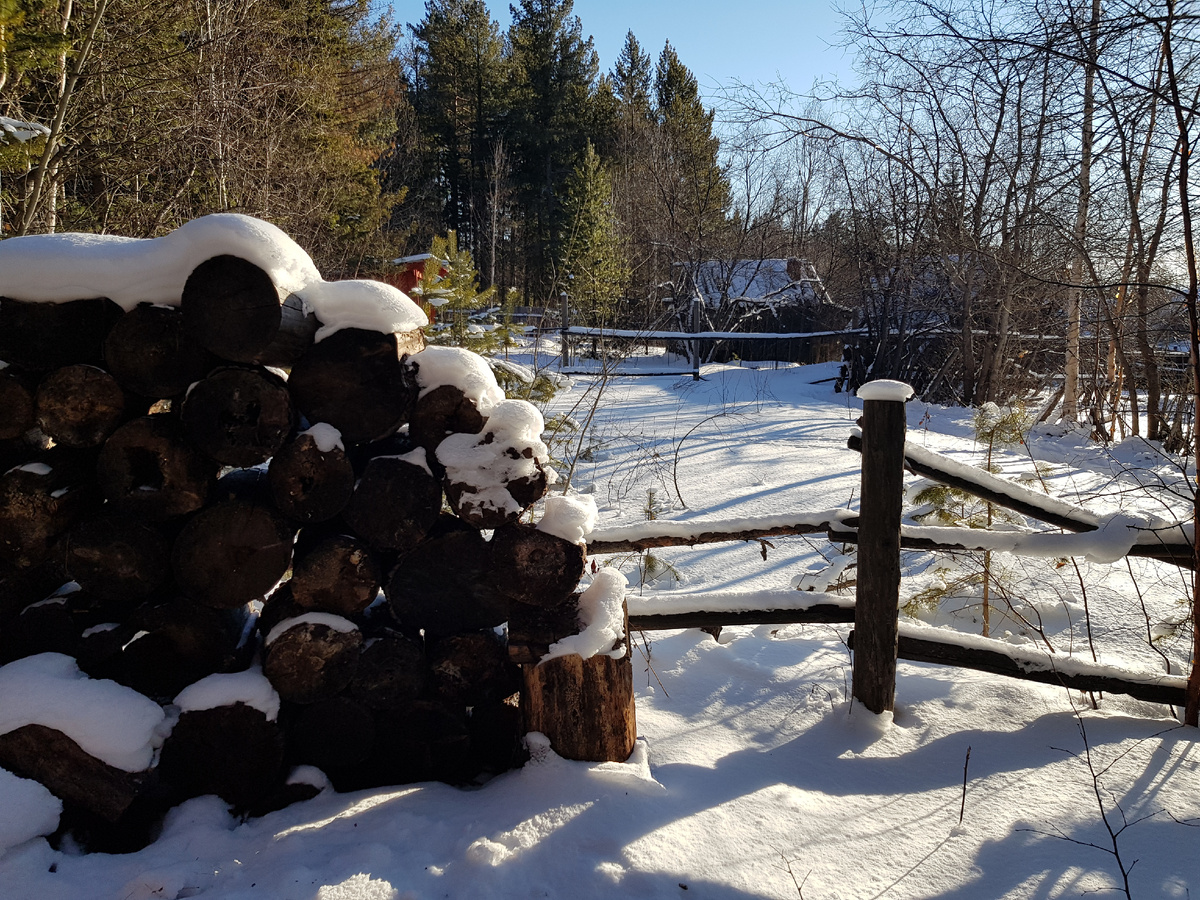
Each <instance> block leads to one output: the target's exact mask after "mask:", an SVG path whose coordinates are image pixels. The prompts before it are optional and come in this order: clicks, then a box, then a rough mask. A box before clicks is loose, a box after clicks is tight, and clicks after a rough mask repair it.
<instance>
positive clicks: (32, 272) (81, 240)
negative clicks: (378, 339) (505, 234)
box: [0, 213, 429, 340]
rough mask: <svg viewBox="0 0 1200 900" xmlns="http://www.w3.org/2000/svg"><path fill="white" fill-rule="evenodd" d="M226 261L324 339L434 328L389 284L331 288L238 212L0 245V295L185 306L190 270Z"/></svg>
mask: <svg viewBox="0 0 1200 900" xmlns="http://www.w3.org/2000/svg"><path fill="white" fill-rule="evenodd" d="M224 254H229V255H233V256H238V257H241V258H242V259H245V260H247V261H248V262H251V263H253V264H254V265H256V266H258V267H259V268H261V269H262V270H263V271H265V272H266V273H267V274H268V275H269V276H270V277H271V281H272V282H273V283H274V284H275V286H276V287H277V288H278V289H279V290H280V291H281V292H282V293H283V294H285V295H286V294H296V295H297V296H299V297H300V299H301V300H302V301H303V303H304V308H305V311H306V312H311V313H313V314H314V315H315V316H316V317H317V319H318V320H319V321H320V322H321V326H322V327H321V328H320V329H319V330H318V332H317V337H316V339H317V340H321V339H322V338H325V337H328V336H329V335H330V334H333V333H334V332H336V331H339V330H341V329H343V328H365V329H369V330H372V331H383V332H402V331H411V330H413V329H415V328H420V327H422V326H424V325H427V324H428V323H429V319H428V318H427V317H426V315H425V313H423V312H422V311H421V309H420V307H418V306H417V305H416V304H415V303H413V302H412V300H410V299H409V298H408V297H407V296H406V295H405V294H404V292H403V291H401V290H399V289H397V288H394V287H392V286H391V285H388V284H384V283H382V282H377V281H365V280H356V281H333V282H327V281H325V280H324V279H322V278H321V273H320V272H318V271H317V267H316V266H315V265H314V264H313V261H312V259H311V258H310V257H309V255H308V254H307V253H305V252H304V250H302V249H301V248H300V245H299V244H297V243H296V242H295V241H293V240H292V239H291V238H290V237H288V236H287V235H286V234H284V232H283V231H282V230H280V229H279V228H277V227H276V226H274V225H272V224H271V223H270V222H264V221H263V220H261V219H256V218H253V217H252V216H244V215H241V214H239V213H214V214H213V215H209V216H201V217H200V218H198V219H193V220H192V221H190V222H187V223H185V224H183V225H181V226H179V228H177V229H175V230H174V231H172V232H171V233H170V234H167V235H164V236H163V237H159V238H127V237H118V236H116V235H109V234H34V235H25V236H22V237H15V238H9V239H8V240H6V241H0V273H2V274H0V296H3V297H9V298H11V299H13V300H25V301H35V302H43V303H64V302H67V301H69V300H81V299H87V298H89V297H108V298H109V299H110V300H112V301H113V302H114V303H116V304H117V305H119V306H120V307H121V308H122V309H124V310H126V311H128V310H130V309H133V308H134V307H135V306H137V305H138V304H139V303H159V304H163V305H166V306H178V305H179V303H180V300H181V298H182V296H183V286H184V284H185V283H186V282H187V279H188V276H189V275H190V274H191V273H192V270H193V269H195V268H196V266H198V265H200V263H202V262H204V261H205V260H207V259H211V258H212V257H214V256H221V255H224Z"/></svg>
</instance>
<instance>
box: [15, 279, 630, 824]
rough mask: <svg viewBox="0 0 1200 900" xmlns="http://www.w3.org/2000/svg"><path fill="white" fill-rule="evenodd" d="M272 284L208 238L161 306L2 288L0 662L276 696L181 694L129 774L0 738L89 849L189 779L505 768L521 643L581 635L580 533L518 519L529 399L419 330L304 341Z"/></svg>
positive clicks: (541, 470)
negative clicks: (36, 661) (309, 769)
mask: <svg viewBox="0 0 1200 900" xmlns="http://www.w3.org/2000/svg"><path fill="white" fill-rule="evenodd" d="M2 285H3V282H2V280H0V287H2ZM0 292H2V291H0ZM282 294H283V292H282V291H280V290H279V289H277V287H276V285H275V284H274V283H273V282H272V279H271V278H270V276H269V275H268V274H267V273H266V272H265V271H264V270H263V269H261V268H259V267H258V266H257V265H255V264H253V263H251V262H249V261H247V260H245V259H241V258H238V257H236V256H218V257H215V258H212V259H210V260H208V261H207V262H205V263H203V264H202V265H200V266H198V267H197V268H196V269H195V270H194V271H193V272H192V274H191V277H189V278H188V279H187V282H186V287H185V288H184V290H183V294H182V297H181V298H180V303H179V305H178V306H177V307H172V306H163V305H156V304H150V303H142V304H138V305H136V306H134V307H133V308H131V309H128V310H127V311H126V310H123V309H122V308H121V307H118V306H117V305H116V304H114V303H112V302H111V301H109V300H107V299H80V300H74V301H70V302H57V303H39V302H25V301H21V300H11V299H7V298H0V359H2V360H3V362H4V363H5V364H6V365H5V366H4V367H3V369H2V371H0V463H2V464H3V465H2V470H3V472H4V474H3V475H2V476H0V664H4V663H10V662H12V661H14V660H17V659H21V658H23V657H29V656H32V655H34V654H41V653H47V652H53V653H60V654H65V655H67V656H70V657H73V658H74V659H75V660H77V662H78V665H79V667H80V668H81V669H82V670H83V672H85V673H86V674H87V675H88V676H90V677H92V678H96V679H110V680H113V681H116V682H118V683H119V684H121V685H125V686H128V687H129V688H132V689H134V690H136V691H138V692H141V693H142V694H144V695H146V696H147V697H150V698H152V699H153V700H155V701H156V702H158V703H159V704H161V705H163V706H164V707H165V708H166V709H168V710H169V711H174V710H175V707H173V706H172V704H173V703H174V701H175V700H176V698H179V697H181V692H184V691H185V690H186V689H189V687H191V686H196V685H197V684H198V683H200V682H202V680H204V679H206V678H208V677H209V676H213V675H219V674H228V673H239V672H245V673H247V674H248V675H253V674H254V673H256V672H258V671H259V670H260V669H259V667H261V674H262V676H265V678H266V679H268V680H269V682H270V685H271V687H272V688H273V689H274V691H275V692H276V693H277V694H278V698H279V701H280V703H279V711H278V715H276V716H269V715H267V714H266V713H264V712H263V711H262V710H261V709H259V708H256V707H255V706H254V705H252V704H249V703H245V702H236V703H229V704H226V705H220V706H216V707H212V708H195V709H193V708H186V709H185V710H184V711H182V712H180V713H178V720H177V721H176V722H175V723H174V724H173V727H172V729H171V731H170V734H169V736H168V737H166V739H165V742H164V743H163V744H162V746H161V752H160V754H159V755H158V758H157V760H156V764H155V765H154V766H153V767H152V768H151V769H150V770H148V771H145V772H139V773H125V772H120V771H118V770H115V769H113V768H112V767H111V766H106V765H104V764H103V763H99V762H98V761H97V760H94V759H91V758H90V757H88V755H87V754H86V753H84V752H82V751H81V750H80V749H79V747H78V745H76V744H75V743H74V742H73V741H71V740H70V739H69V738H67V737H65V736H64V735H63V734H62V733H61V732H58V731H55V730H53V729H50V728H45V727H43V726H41V725H29V726H26V727H24V728H18V729H16V730H14V731H10V732H8V733H7V734H3V735H0V768H6V769H9V770H10V771H12V772H15V773H16V774H18V775H22V776H24V777H32V778H36V779H38V780H41V781H42V782H43V783H44V784H46V785H47V787H49V788H50V790H51V791H52V792H53V793H55V794H56V795H57V796H59V797H61V798H62V799H64V801H65V803H66V811H65V812H64V819H63V822H64V827H74V828H76V829H77V830H86V829H88V828H91V829H92V839H93V840H94V841H95V842H96V844H97V845H98V846H114V847H119V846H120V845H121V843H122V841H123V840H124V838H122V837H119V836H118V835H121V834H122V833H123V832H122V829H123V828H128V829H130V830H131V831H132V832H134V833H136V834H138V835H143V836H144V834H145V829H144V828H143V827H142V826H143V825H144V824H145V823H146V822H149V821H152V820H153V818H154V817H155V816H156V815H158V814H160V813H161V811H162V810H164V809H165V808H167V807H169V806H170V805H171V804H174V803H177V802H179V801H181V800H183V799H186V798H187V797H191V796H197V795H201V794H206V793H215V794H218V795H219V796H221V797H222V798H223V799H225V800H226V801H227V802H229V803H230V804H231V805H232V806H233V807H234V808H235V809H237V810H240V811H245V812H250V813H259V812H263V811H268V810H270V809H273V808H278V807H279V806H280V805H283V804H285V803H287V802H290V801H291V800H293V799H297V798H302V797H304V796H310V795H312V794H314V793H315V792H316V790H317V788H315V787H312V786H311V785H308V784H290V785H289V784H287V775H288V773H289V772H290V771H293V770H294V768H295V767H297V766H304V765H310V766H313V767H316V768H318V769H320V770H321V771H322V772H324V773H325V775H326V776H327V777H328V779H329V780H330V781H331V782H332V784H333V786H334V787H335V788H337V789H339V790H354V789H359V788H365V787H371V786H379V785H386V784H395V783H403V782H411V781H417V780H426V779H441V780H445V781H448V782H452V783H466V782H470V781H471V780H472V779H475V778H477V777H478V776H479V775H480V773H486V772H495V771H499V770H503V769H506V768H509V767H512V766H514V765H517V764H520V762H521V761H522V752H523V750H522V745H521V736H522V735H523V733H524V725H523V723H522V719H521V710H520V706H519V703H518V701H517V697H518V694H519V691H520V690H521V685H522V675H521V669H520V665H519V664H526V665H527V666H528V667H530V668H532V667H533V666H534V664H536V663H537V661H538V659H539V658H540V657H541V655H542V654H543V653H544V652H545V651H546V649H547V648H548V647H549V645H550V644H551V643H553V642H555V641H557V640H558V639H559V638H561V637H563V636H564V635H569V634H571V633H573V632H575V631H577V630H578V624H577V622H576V615H575V600H576V594H575V591H576V587H577V584H578V582H579V580H580V577H581V575H582V573H583V571H584V549H583V546H582V545H581V544H577V543H573V542H571V541H568V540H566V539H564V538H562V537H558V536H555V535H553V534H549V533H547V532H545V531H540V530H538V529H537V528H535V527H534V526H532V525H530V524H525V523H522V522H520V521H519V518H520V516H521V514H522V512H523V511H525V510H527V509H528V508H529V507H530V506H531V505H532V504H533V503H534V502H535V501H537V500H538V499H539V498H541V497H542V496H543V494H544V493H545V492H546V488H547V483H548V480H549V479H551V478H552V477H553V474H552V472H551V471H550V470H549V468H548V466H547V456H546V448H545V446H544V445H543V444H541V441H540V439H539V432H540V429H541V418H540V415H538V414H537V412H536V410H534V409H533V407H531V406H528V404H523V403H521V402H520V401H506V400H504V399H503V397H502V395H501V394H500V393H499V389H498V388H497V387H496V386H495V380H494V378H492V376H491V373H490V370H489V369H488V368H487V366H486V363H485V362H484V361H483V360H481V359H479V358H478V357H473V358H467V357H470V356H471V355H470V354H468V353H467V352H466V351H462V350H457V349H453V348H440V347H430V348H428V349H425V347H424V339H423V336H422V332H421V331H420V330H419V329H414V330H411V331H408V332H405V333H400V334H390V333H383V332H380V331H372V330H368V329H363V328H357V327H341V328H340V329H339V330H336V331H335V332H334V333H332V334H330V335H328V336H324V337H323V339H321V340H319V341H317V340H314V335H315V333H316V332H317V330H318V328H319V327H321V326H322V324H324V323H322V322H320V321H318V320H317V319H316V317H315V316H314V315H313V314H312V313H311V312H306V311H305V310H304V308H303V305H302V304H300V303H299V302H297V301H296V298H295V297H294V296H286V295H282ZM284 370H287V371H286V372H285V371H284ZM506 623H508V628H507V631H505V629H502V628H501V627H500V626H503V625H505V624H506ZM260 677H261V676H260ZM181 704H182V700H181ZM630 709H632V707H631V697H630ZM631 724H632V723H631V722H630V725H631ZM631 739H632V738H631V737H630V738H629V740H631ZM629 749H631V747H629V748H626V750H625V752H626V753H628V751H629ZM50 759H53V760H55V761H56V762H55V763H54V765H52V766H51V765H48V764H47V760H50ZM97 823H100V825H102V826H103V827H100V825H97ZM97 829H98V830H97ZM97 834H100V835H101V836H100V837H99V838H97V837H96V835H97ZM104 835H107V836H108V837H105V836H104ZM140 839H143V840H144V837H142V838H140ZM138 840H139V838H136V837H135V838H131V839H130V841H132V842H133V844H135V845H136V843H137V842H138Z"/></svg>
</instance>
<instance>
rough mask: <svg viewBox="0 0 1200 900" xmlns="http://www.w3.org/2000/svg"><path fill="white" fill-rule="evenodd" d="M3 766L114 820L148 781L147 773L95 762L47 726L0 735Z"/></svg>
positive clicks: (1, 766) (23, 727) (0, 757)
mask: <svg viewBox="0 0 1200 900" xmlns="http://www.w3.org/2000/svg"><path fill="white" fill-rule="evenodd" d="M0 768H3V769H7V770H8V771H10V772H12V773H13V774H14V775H19V776H20V777H22V778H30V779H32V780H34V781H37V782H40V783H41V784H43V785H45V786H46V788H47V789H48V790H49V791H50V793H52V794H54V796H56V797H59V798H61V799H62V800H67V801H70V802H72V803H77V804H79V805H80V806H82V807H83V808H84V809H87V810H90V811H91V812H94V813H96V814H97V815H99V816H101V817H102V818H104V819H106V820H107V821H109V822H115V821H117V819H119V818H121V816H122V814H123V813H124V812H125V811H126V810H127V809H128V808H129V806H130V804H131V803H133V801H134V799H135V798H136V797H137V796H138V793H139V792H140V791H141V790H142V786H143V785H144V784H145V782H146V780H147V775H146V773H144V772H138V773H130V772H125V771H123V770H121V769H117V768H115V767H113V766H110V765H108V764H107V763H105V762H102V761H101V760H98V759H96V757H94V756H92V755H91V754H89V753H87V752H85V751H84V750H83V748H81V747H80V746H79V745H78V744H77V743H75V741H73V740H72V739H71V738H69V737H67V736H66V735H65V734H63V733H62V732H61V731H58V730H56V729H54V728H47V727H46V726H45V725H22V726H21V727H20V728H16V729H14V730H12V731H10V732H8V733H6V734H0Z"/></svg>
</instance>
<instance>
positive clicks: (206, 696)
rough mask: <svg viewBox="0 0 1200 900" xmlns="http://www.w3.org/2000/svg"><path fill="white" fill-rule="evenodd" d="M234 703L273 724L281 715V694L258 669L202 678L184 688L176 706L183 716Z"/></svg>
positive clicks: (176, 701)
mask: <svg viewBox="0 0 1200 900" xmlns="http://www.w3.org/2000/svg"><path fill="white" fill-rule="evenodd" d="M235 703H244V704H246V705H247V706H251V707H253V708H254V709H257V710H258V711H259V712H261V713H262V714H263V715H264V716H266V717H267V721H269V722H274V721H275V718H276V717H277V716H278V715H279V694H277V693H276V692H275V688H273V687H271V682H270V681H268V680H267V677H266V676H265V675H263V673H262V669H261V668H259V667H258V666H255V667H254V668H251V669H247V670H246V671H245V672H233V673H230V674H221V673H218V674H216V675H209V676H208V677H206V678H201V679H200V680H199V681H197V682H195V683H194V684H190V685H188V686H187V687H185V688H184V689H183V690H182V691H180V693H179V696H177V697H176V698H175V705H176V706H178V707H179V711H180V712H194V711H196V710H201V709H215V708H216V707H218V706H233V705H234V704H235Z"/></svg>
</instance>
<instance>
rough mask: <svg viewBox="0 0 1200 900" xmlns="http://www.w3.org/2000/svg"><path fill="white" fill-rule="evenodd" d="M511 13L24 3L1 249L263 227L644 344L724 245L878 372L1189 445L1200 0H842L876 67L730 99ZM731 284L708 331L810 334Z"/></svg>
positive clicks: (926, 387)
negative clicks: (423, 266) (837, 318)
mask: <svg viewBox="0 0 1200 900" xmlns="http://www.w3.org/2000/svg"><path fill="white" fill-rule="evenodd" d="M511 12H512V24H511V26H510V27H509V28H508V29H507V31H504V30H501V28H500V26H499V24H498V23H497V21H496V19H495V18H494V17H493V15H492V13H491V11H490V10H489V9H488V7H487V5H486V4H485V3H484V2H483V0H427V2H426V3H425V5H424V16H423V17H422V18H421V19H420V21H417V22H405V23H402V22H398V21H393V20H392V19H390V18H389V17H388V16H387V15H383V16H380V15H379V14H378V9H377V8H376V7H373V6H372V5H371V4H370V3H369V0H205V2H203V3H201V2H199V0H191V2H185V3H182V4H171V5H170V6H168V5H166V4H165V3H163V2H161V0H0V116H3V117H5V118H4V120H3V121H4V122H6V123H8V127H6V128H5V129H3V130H2V131H0V234H2V236H3V237H10V236H16V235H22V234H30V233H37V232H48V231H86V232H107V233H114V234H121V235H128V236H133V237H150V236H155V235H160V234H163V233H166V232H168V231H170V230H171V229H173V228H175V227H177V226H178V225H180V224H181V223H183V222H185V221H188V220H189V219H191V218H194V217H196V216H198V215H202V214H205V213H209V212H215V211H237V212H244V213H247V214H250V215H255V216H260V217H262V218H265V219H267V220H269V221H272V222H274V223H275V224H277V225H279V226H280V227H282V228H283V229H284V230H285V231H287V232H288V233H289V234H291V235H292V236H293V237H295V239H296V240H297V241H298V242H299V243H300V244H301V245H303V246H305V247H306V248H309V249H310V251H311V253H312V255H313V257H314V259H315V260H316V262H317V264H318V265H319V266H320V267H321V270H322V271H323V272H325V273H326V275H327V277H338V276H347V277H350V276H368V277H387V273H388V270H389V267H390V266H391V264H392V263H391V261H392V260H394V259H396V258H398V257H403V256H406V255H413V254H420V253H427V252H430V251H431V250H433V251H435V256H437V257H439V258H440V259H441V260H443V261H446V262H449V261H451V260H453V263H454V264H453V265H451V266H449V268H450V269H452V270H453V272H454V275H455V277H454V279H453V285H452V286H450V285H448V286H447V287H448V289H449V288H450V287H452V289H453V291H454V293H455V297H456V300H457V302H458V303H459V304H460V305H464V306H468V307H469V306H487V305H491V306H495V307H498V308H504V307H505V306H508V307H510V308H511V307H513V306H516V305H525V306H533V307H542V306H552V305H555V304H556V303H557V298H558V296H559V295H560V294H561V293H563V292H566V293H568V294H569V295H570V296H571V298H572V303H573V306H574V308H575V309H576V311H577V312H578V314H579V315H580V316H581V318H582V321H583V323H584V324H589V325H604V326H616V327H623V328H629V327H648V326H651V325H657V324H661V323H663V322H669V321H670V320H671V317H672V316H677V315H678V313H677V311H676V306H677V304H676V305H673V304H674V301H676V298H682V299H685V300H686V299H690V297H689V291H691V292H694V290H695V289H694V287H691V286H690V283H689V281H688V279H689V278H690V277H692V276H694V274H695V272H696V269H697V267H698V266H700V265H701V264H702V263H706V262H708V261H714V260H715V261H723V262H728V263H731V262H733V261H736V260H762V259H787V258H800V259H804V260H807V261H809V262H811V263H812V264H813V265H814V266H815V269H816V272H817V273H818V274H819V277H820V279H821V280H822V282H823V284H824V287H825V288H826V290H827V292H828V293H827V295H826V297H827V299H828V300H829V301H830V302H831V303H832V304H833V305H834V306H836V307H837V308H838V309H839V310H848V311H850V312H849V319H848V320H847V321H848V323H849V324H851V325H853V326H854V328H855V329H856V332H857V333H856V335H855V337H854V340H853V345H854V347H853V355H854V357H855V359H856V361H857V363H858V366H859V368H860V369H861V372H862V374H863V375H864V376H866V375H869V376H872V377H879V376H888V377H897V378H902V379H906V380H908V381H910V382H911V383H913V385H914V386H915V387H917V389H918V391H919V392H920V393H921V394H922V395H923V396H925V397H926V398H927V399H938V400H941V401H943V402H945V401H952V402H957V403H962V404H967V405H970V404H978V403H982V402H985V401H995V402H1001V403H1008V402H1016V401H1025V400H1031V398H1033V397H1035V396H1038V395H1041V396H1042V397H1043V401H1042V404H1043V406H1045V407H1046V408H1045V409H1044V410H1043V411H1044V413H1045V414H1046V415H1053V416H1054V417H1055V418H1060V419H1062V420H1064V421H1068V422H1083V423H1089V424H1090V425H1091V426H1092V427H1093V428H1094V433H1095V434H1096V436H1098V437H1103V438H1110V439H1111V438H1121V437H1125V436H1127V435H1130V434H1135V435H1142V436H1145V437H1147V438H1150V439H1155V440H1162V441H1164V442H1166V443H1167V445H1168V446H1169V447H1171V448H1172V449H1176V450H1182V449H1185V448H1186V447H1187V446H1188V445H1189V444H1190V442H1191V439H1192V437H1193V435H1192V429H1191V424H1190V423H1191V421H1192V418H1193V416H1192V410H1191V400H1192V396H1193V394H1194V392H1193V391H1192V388H1191V378H1190V375H1189V371H1188V357H1189V352H1194V351H1193V350H1192V347H1191V341H1192V340H1193V339H1194V335H1195V334H1196V330H1197V329H1196V327H1195V326H1196V321H1195V316H1196V310H1195V307H1196V302H1195V300H1196V264H1195V259H1194V248H1193V235H1192V231H1193V225H1192V220H1191V215H1190V185H1191V174H1190V169H1189V158H1190V152H1191V148H1192V146H1193V144H1194V141H1195V130H1196V122H1195V118H1196V109H1197V103H1198V101H1200V71H1198V69H1197V63H1198V62H1200V54H1198V52H1197V51H1198V49H1200V47H1198V45H1197V39H1198V37H1200V27H1198V26H1200V18H1198V13H1197V10H1196V7H1195V4H1194V3H1191V2H1181V0H1168V2H1153V3H1152V2H1148V0H1116V2H1110V3H1108V4H1104V5H1103V6H1102V5H1101V4H1100V2H1099V0H1018V2H1014V3H1006V4H1002V5H996V4H989V3H979V2H970V0H966V2H964V0H899V2H895V3H887V4H883V3H878V4H874V3H867V4H865V5H853V6H850V5H847V7H846V11H845V12H844V13H843V32H842V37H843V40H844V42H845V46H846V47H847V49H848V50H849V51H850V52H851V53H852V54H853V56H854V58H855V60H856V63H855V72H856V75H855V82H854V83H853V84H839V83H815V84H813V85H811V86H794V87H788V86H786V85H783V84H729V85H722V86H718V89H717V90H716V91H715V92H714V93H712V96H714V97H716V100H715V101H713V102H706V100H705V98H704V97H703V96H702V92H701V89H700V85H699V84H698V82H697V78H696V76H695V75H694V73H693V72H692V70H691V69H689V67H688V65H687V64H686V62H685V61H684V60H682V59H680V57H679V55H678V54H677V52H676V51H675V49H674V48H673V47H672V46H671V44H670V43H669V42H668V43H666V44H665V45H664V46H663V47H661V48H659V47H644V46H643V45H642V44H641V43H640V42H639V41H638V39H637V37H636V35H635V34H634V33H633V32H630V33H629V34H628V35H627V38H626V41H625V44H624V47H623V49H622V51H621V53H620V55H619V57H618V59H617V60H616V61H615V63H614V64H613V66H612V68H611V70H609V71H601V69H600V64H599V59H598V56H597V54H596V51H595V49H594V47H593V43H592V40H591V38H590V37H588V36H587V25H586V23H585V22H583V21H581V20H580V18H579V17H578V16H577V15H575V14H574V12H573V5H572V2H571V0H520V2H519V3H516V4H514V5H513V6H512V8H511ZM801 87H802V89H801ZM435 242H436V246H435ZM435 277H436V275H435ZM427 281H428V279H427ZM717 293H718V294H719V295H720V296H717V297H716V298H715V299H714V298H712V297H709V298H708V301H709V302H708V303H706V304H705V309H704V313H705V316H706V317H707V322H706V323H705V324H706V325H707V326H708V327H710V328H712V329H715V330H760V331H762V330H765V331H773V330H778V331H784V330H793V331H795V330H797V328H796V327H795V325H794V321H789V320H788V310H787V309H786V308H784V309H781V308H780V306H779V305H776V304H766V305H759V306H756V307H754V308H753V309H751V310H749V311H747V308H746V306H745V305H741V304H737V303H733V302H729V301H733V300H736V299H737V297H736V296H733V295H734V294H735V293H736V286H735V280H734V279H732V278H730V279H726V281H725V283H724V285H723V286H719V290H718V292H717ZM789 325H790V326H791V327H790V329H789ZM1046 397H1050V398H1051V399H1052V400H1053V402H1052V403H1050V404H1049V405H1047V404H1046V403H1045V399H1044V398H1046Z"/></svg>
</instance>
